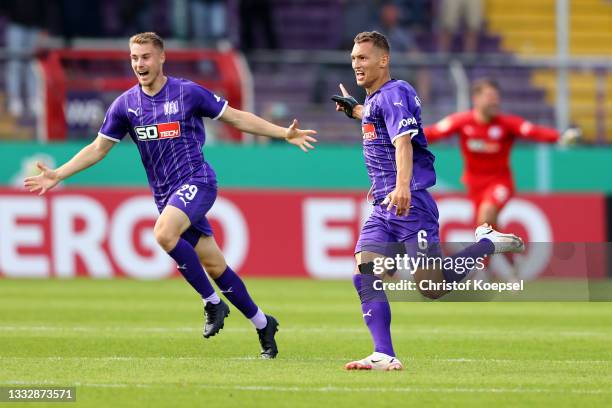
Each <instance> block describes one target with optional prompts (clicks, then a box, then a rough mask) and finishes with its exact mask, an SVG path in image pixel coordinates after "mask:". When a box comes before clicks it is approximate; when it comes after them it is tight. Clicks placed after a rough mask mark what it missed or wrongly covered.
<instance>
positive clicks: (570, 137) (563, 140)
mask: <svg viewBox="0 0 612 408" xmlns="http://www.w3.org/2000/svg"><path fill="white" fill-rule="evenodd" d="M581 137H582V130H581V129H580V128H569V129H567V130H566V131H565V132H563V133H562V134H561V137H560V138H559V144H560V145H561V146H570V145H574V144H576V143H577V142H578V141H579V140H580V138H581Z"/></svg>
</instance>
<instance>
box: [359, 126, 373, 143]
mask: <svg viewBox="0 0 612 408" xmlns="http://www.w3.org/2000/svg"><path fill="white" fill-rule="evenodd" d="M361 131H362V132H363V140H374V139H376V128H375V127H374V124H373V123H365V124H364V125H362V126H361Z"/></svg>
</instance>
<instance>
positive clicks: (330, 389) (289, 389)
mask: <svg viewBox="0 0 612 408" xmlns="http://www.w3.org/2000/svg"><path fill="white" fill-rule="evenodd" d="M347 375H350V373H347ZM391 375H393V374H391ZM0 385H3V386H11V385H21V386H30V385H32V386H35V385H46V386H58V387H59V386H61V387H92V388H164V389H166V390H168V387H170V386H173V385H175V384H146V383H129V384H125V383H88V382H75V383H72V384H66V383H57V382H54V381H39V382H34V381H8V382H5V383H4V384H2V383H0ZM180 387H181V389H183V388H184V387H185V384H180ZM189 387H192V388H199V389H209V390H228V391H262V392H266V391H271V392H320V393H327V392H368V393H372V392H378V393H380V392H395V393H432V392H439V393H449V394H452V393H474V394H515V393H519V394H590V395H599V394H612V389H601V388H598V389H590V390H578V389H550V388H521V387H515V388H469V387H454V388H453V387H446V388H445V387H396V388H372V387H337V386H326V387H282V386H261V385H231V386H228V385H212V384H189Z"/></svg>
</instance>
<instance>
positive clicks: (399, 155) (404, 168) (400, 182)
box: [395, 135, 413, 187]
mask: <svg viewBox="0 0 612 408" xmlns="http://www.w3.org/2000/svg"><path fill="white" fill-rule="evenodd" d="M412 154H413V152H412V140H411V139H410V136H408V135H406V136H403V137H400V138H399V139H396V141H395V163H396V165H397V176H396V180H395V185H396V187H400V186H401V187H404V186H405V187H409V186H410V180H411V179H412Z"/></svg>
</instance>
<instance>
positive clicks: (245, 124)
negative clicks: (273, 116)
mask: <svg viewBox="0 0 612 408" xmlns="http://www.w3.org/2000/svg"><path fill="white" fill-rule="evenodd" d="M220 119H221V121H223V122H225V123H227V124H230V125H232V126H233V127H235V128H236V129H238V130H241V131H243V132H246V133H251V134H254V135H261V136H267V137H271V138H273V139H284V138H285V137H287V128H284V127H281V126H278V125H275V124H274V123H270V122H268V121H267V120H265V119H262V118H260V117H259V116H257V115H254V114H252V113H250V112H245V111H241V110H238V109H234V108H232V107H229V106H228V107H227V109H226V110H225V112H223V115H222V116H221V118H220Z"/></svg>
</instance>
